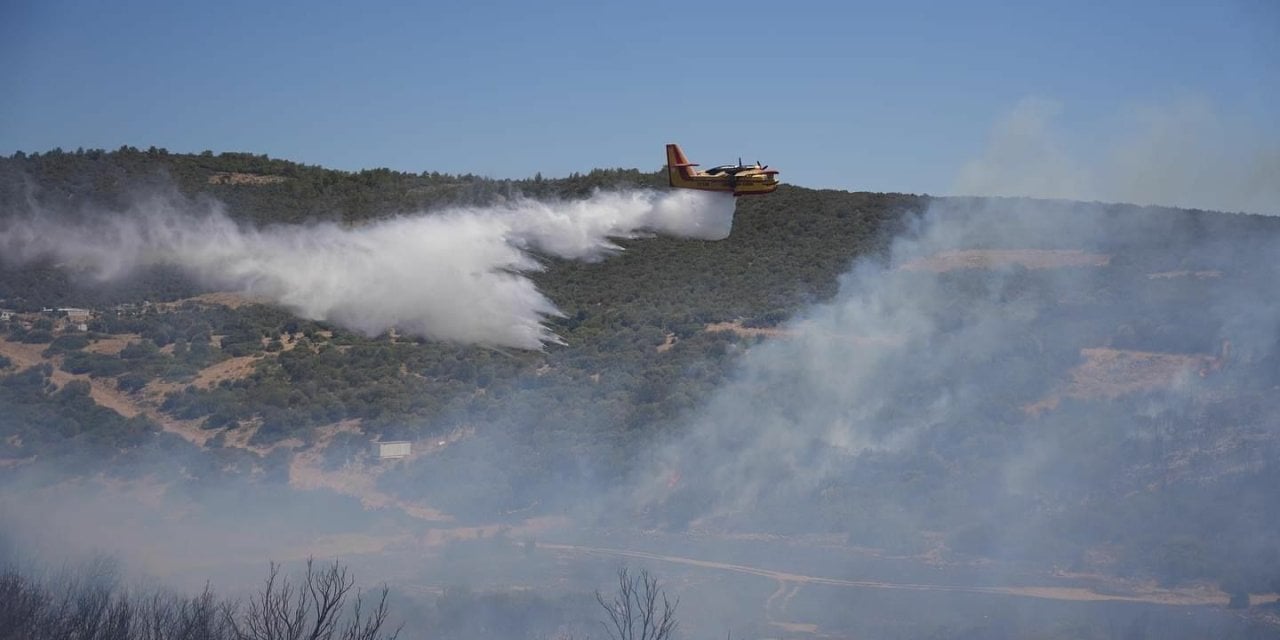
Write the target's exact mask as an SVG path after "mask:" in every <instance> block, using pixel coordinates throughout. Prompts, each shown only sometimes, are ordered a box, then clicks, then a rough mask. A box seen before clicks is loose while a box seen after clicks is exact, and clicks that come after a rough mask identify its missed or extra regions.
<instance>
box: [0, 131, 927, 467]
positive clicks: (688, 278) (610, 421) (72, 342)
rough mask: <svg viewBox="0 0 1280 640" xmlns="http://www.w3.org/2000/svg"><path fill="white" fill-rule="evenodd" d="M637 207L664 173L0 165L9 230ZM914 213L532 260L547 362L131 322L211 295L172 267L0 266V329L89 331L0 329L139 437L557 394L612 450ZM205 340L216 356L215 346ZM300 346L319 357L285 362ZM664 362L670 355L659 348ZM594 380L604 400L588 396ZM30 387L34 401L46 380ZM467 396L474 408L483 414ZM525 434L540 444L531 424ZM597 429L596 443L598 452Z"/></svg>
mask: <svg viewBox="0 0 1280 640" xmlns="http://www.w3.org/2000/svg"><path fill="white" fill-rule="evenodd" d="M636 187H641V188H658V189H666V188H667V187H666V178H665V173H664V172H663V171H661V170H659V171H655V172H652V173H643V172H640V171H637V170H634V169H632V170H624V169H613V170H595V171H591V172H589V173H586V174H582V175H572V176H569V177H567V178H559V179H543V178H541V177H534V178H532V179H528V180H492V179H487V178H481V177H477V176H469V175H468V176H453V175H446V174H440V173H434V172H432V173H423V174H408V173H401V172H394V171H390V170H386V169H374V170H368V171H361V172H354V173H352V172H344V171H335V170H329V169H323V168H320V167H315V166H306V165H300V164H296V163H292V162H288V161H284V160H273V159H269V158H267V157H266V156H257V155H251V154H239V153H234V154H233V153H224V154H219V155H214V154H212V153H203V154H171V153H167V152H165V151H163V150H157V149H150V150H147V151H139V150H136V149H133V148H128V147H126V148H122V149H120V150H117V151H113V152H103V151H95V150H90V151H77V152H74V153H68V152H61V151H56V150H55V151H53V152H49V153H42V154H31V155H23V154H18V155H16V156H14V157H10V158H5V159H0V211H3V214H4V216H5V217H7V218H11V217H12V216H17V215H24V214H26V213H29V212H31V211H32V210H33V209H44V210H48V211H54V212H59V213H61V214H64V215H66V214H70V215H98V214H101V213H102V212H104V211H122V210H125V209H127V208H128V206H129V205H130V204H132V203H133V202H135V199H136V197H137V196H138V195H139V194H147V193H151V192H155V191H157V190H160V191H165V190H171V189H177V190H178V191H180V192H181V193H182V194H184V195H185V196H186V197H188V198H192V199H199V198H203V197H212V198H215V199H216V200H217V201H219V202H221V203H224V204H225V205H226V211H227V213H228V215H230V216H231V217H233V218H235V219H237V220H239V221H242V222H243V223H245V224H251V225H257V226H262V225H270V224H288V223H298V222H303V221H315V220H328V221H342V222H343V223H346V224H361V223H363V222H365V221H369V220H373V219H377V218H381V217H385V216H391V215H396V214H410V213H414V212H419V211H430V210H434V209H439V208H442V207H448V206H453V205H477V204H484V203H490V202H493V201H495V200H496V199H500V198H511V197H515V196H521V195H522V196H527V197H533V198H543V199H545V198H564V199H573V198H579V197H585V196H587V195H589V194H590V193H591V192H592V191H593V190H597V189H607V188H636ZM33 203H34V205H35V206H34V207H33ZM927 203H928V199H927V198H921V197H916V196H909V195H897V194H870V193H846V192H837V191H814V190H810V189H803V188H798V187H793V186H787V185H784V186H783V187H782V188H781V189H780V190H779V191H778V192H777V193H775V194H773V195H771V196H769V197H768V198H755V199H753V198H743V199H740V200H739V202H738V209H737V214H736V218H735V221H734V228H733V234H732V236H731V237H730V238H729V239H727V240H724V241H720V242H704V241H691V240H682V239H673V238H663V237H658V238H646V239H641V240H634V241H624V242H623V243H622V244H623V245H624V246H625V247H626V251H625V252H623V253H622V254H621V255H619V256H616V257H613V258H610V259H608V260H605V261H603V262H575V261H569V260H559V259H555V258H551V257H543V258H541V259H542V261H543V262H544V264H545V265H546V266H547V269H546V270H545V271H543V272H540V273H537V274H534V277H535V280H536V282H537V284H538V286H539V287H540V288H541V289H542V291H543V292H544V293H545V294H546V295H547V296H548V297H549V298H550V299H551V300H552V301H553V302H554V303H555V304H556V305H557V306H558V307H559V308H560V310H561V311H562V312H564V317H563V318H558V319H554V320H553V327H552V328H553V329H554V331H555V332H556V333H557V334H558V335H559V336H561V337H562V338H563V339H564V341H565V343H566V345H567V346H565V347H553V348H552V349H550V350H549V351H548V352H546V353H514V354H495V353H494V352H492V351H489V350H485V349H481V348H475V347H460V346H453V345H447V344H436V343H428V342H425V341H422V340H406V339H388V338H387V337H385V336H384V337H382V338H379V339H369V338H365V337H362V336H359V335H355V334H352V333H349V332H346V331H343V330H342V329H341V328H340V327H335V326H329V325H326V324H322V323H313V322H308V321H303V320H300V319H298V318H294V317H292V316H291V315H290V314H288V313H286V312H284V311H281V310H279V309H276V308H273V307H269V306H264V305H258V304H250V305H246V306H236V307H235V308H229V307H226V306H220V305H210V304H206V303H205V302H202V301H191V302H187V303H184V304H183V305H181V306H177V307H168V308H165V309H164V310H163V312H157V309H156V308H155V307H151V308H143V309H139V308H136V307H135V306H134V305H138V304H140V303H142V302H144V301H146V302H149V303H163V302H166V301H174V300H182V299H188V298H191V297H192V296H196V295H198V294H200V293H203V291H202V290H201V289H199V288H198V287H197V286H196V285H195V284H193V283H192V282H191V281H190V280H189V279H187V278H185V277H183V276H182V275H181V274H180V273H178V272H176V271H173V270H170V269H165V268H152V269H149V270H146V271H144V272H142V273H139V274H136V276H135V277H133V278H130V279H127V280H124V281H121V282H112V283H102V282H98V281H96V280H95V279H93V278H86V277H77V276H75V275H72V274H69V273H68V271H66V270H63V269H60V268H55V267H54V266H53V265H48V264H36V265H25V266H15V265H12V264H9V265H7V266H4V262H3V260H0V268H4V269H5V270H4V271H3V272H2V277H0V309H9V310H12V311H17V312H22V313H31V314H38V312H39V310H40V309H44V308H54V309H56V308H65V307H83V308H87V309H90V310H91V311H93V314H94V315H93V318H92V320H91V321H90V323H89V329H90V331H89V332H88V333H87V334H80V335H63V334H62V333H60V331H61V327H62V322H61V320H60V319H59V318H51V319H42V318H35V317H34V316H32V317H30V318H27V319H24V320H23V321H22V322H21V323H19V321H18V320H17V319H16V318H15V319H14V320H13V321H12V322H11V323H9V324H6V325H5V327H6V328H7V329H9V330H10V335H9V339H10V340H11V341H14V342H20V341H21V342H23V343H24V344H31V345H35V346H37V347H39V349H48V350H47V352H46V355H47V356H49V357H50V358H52V360H50V363H51V364H53V365H55V366H60V367H61V368H62V369H64V370H66V371H68V372H69V373H71V374H73V375H81V374H88V375H89V376H90V379H91V380H93V381H95V382H97V383H100V384H102V385H106V386H109V387H119V388H121V389H124V390H126V391H128V392H129V393H130V394H131V395H132V397H133V398H135V399H138V400H139V401H140V402H141V403H142V404H143V405H147V404H148V402H150V403H151V404H155V405H156V406H157V409H156V410H157V411H158V412H159V413H155V412H143V413H142V414H140V415H139V417H138V419H142V418H143V417H145V416H147V415H151V416H152V417H153V418H155V417H159V418H163V419H166V420H169V419H172V420H186V421H194V422H195V423H197V424H199V425H203V426H204V427H218V428H221V427H225V426H227V425H235V424H237V423H238V422H243V423H245V424H251V423H252V424H256V425H259V426H257V427H256V428H255V430H254V431H253V439H254V441H255V442H274V441H277V440H279V439H281V438H284V437H287V436H289V435H291V434H294V433H295V432H297V430H299V429H306V428H310V427H311V426H314V425H317V424H326V423H331V422H334V421H339V420H347V419H360V420H362V421H363V428H364V429H365V430H366V431H368V432H369V433H370V434H376V433H379V432H381V431H382V430H383V429H391V430H392V432H391V433H388V434H386V435H388V436H403V437H409V436H415V437H416V436H419V435H421V434H417V433H413V431H414V430H415V429H421V428H427V429H429V430H432V431H436V430H447V429H448V428H451V427H450V425H449V424H447V423H441V422H438V420H439V419H441V417H442V416H451V415H461V414H463V413H468V414H469V413H472V412H474V411H475V410H476V409H477V408H478V407H482V406H484V405H488V404H501V403H504V402H510V399H509V398H508V397H507V394H508V393H516V392H518V391H520V390H521V389H524V388H535V387H536V388H538V389H545V388H558V387H563V388H564V389H566V390H568V389H572V393H571V394H570V396H569V397H570V398H576V400H572V401H570V402H568V404H567V406H568V407H569V409H570V412H571V413H575V412H576V413H580V414H582V415H583V416H584V418H583V420H584V422H585V425H586V426H585V428H581V426H580V425H576V426H575V429H576V432H575V433H574V434H573V437H574V438H575V439H579V438H581V439H583V440H593V441H595V442H609V441H612V440H614V439H615V438H616V437H618V436H619V435H620V433H618V432H616V429H615V425H617V424H627V425H642V426H644V427H645V428H644V429H640V430H638V431H626V432H623V433H629V434H631V435H629V436H626V437H627V438H630V437H637V436H638V435H639V434H642V433H644V432H645V431H646V430H647V429H648V428H652V427H654V425H656V424H659V423H661V422H662V421H664V420H669V419H672V418H674V416H676V415H677V414H678V412H679V411H681V410H683V409H687V408H688V407H690V406H692V405H693V404H694V402H695V401H696V399H697V398H698V397H700V395H701V394H702V393H703V392H705V391H706V390H708V389H710V388H711V387H712V386H713V385H714V384H715V383H716V382H717V381H718V380H719V379H720V375H721V374H722V370H723V367H724V366H725V365H727V363H728V362H729V360H730V358H729V357H728V356H727V355H726V354H727V353H730V352H731V351H732V349H726V346H728V345H732V344H733V343H735V342H737V341H739V340H741V339H744V334H743V333H741V332H739V333H735V332H733V331H719V332H717V331H706V330H705V329H706V327H707V326H708V325H711V324H714V323H720V322H733V321H740V322H741V324H742V325H743V326H745V327H747V328H751V327H758V326H765V327H767V326H773V325H776V324H778V323H779V322H781V321H783V320H784V319H786V318H787V317H789V316H790V315H791V314H792V313H794V312H795V311H796V310H797V309H799V308H800V307H801V306H803V305H806V304H810V303H813V302H815V301H819V300H823V299H826V298H828V297H830V296H831V295H832V294H833V293H834V292H835V290H836V288H837V279H838V276H839V275H840V274H841V273H842V272H844V271H846V270H847V269H848V268H849V265H850V264H851V261H852V260H853V259H854V257H855V256H858V255H864V254H876V253H880V252H883V250H884V249H885V248H886V247H887V246H888V241H889V238H890V237H891V235H892V233H891V232H892V231H893V230H896V229H898V228H900V226H901V224H902V223H903V220H904V219H905V218H904V216H907V215H908V214H910V213H913V212H920V211H923V209H924V208H925V207H926V206H927ZM119 305H126V306H125V307H120V306H119ZM108 336H133V337H132V338H121V339H123V340H126V341H127V340H129V339H132V340H134V341H135V342H134V343H131V344H133V345H134V347H133V348H131V349H129V350H126V351H124V352H121V351H120V350H119V349H115V350H109V349H103V348H100V347H93V346H90V348H89V349H88V350H85V349H84V347H85V345H86V344H87V345H94V344H102V342H103V340H105V339H107V337H108ZM211 336H214V337H216V339H214V340H213V344H212V346H211V347H210V346H209V342H210V338H211ZM747 337H748V338H749V336H747ZM302 339H305V340H306V341H307V343H308V344H309V345H310V346H312V347H313V348H312V349H292V348H291V347H292V346H293V345H294V344H295V343H296V342H297V341H298V340H302ZM664 343H670V345H671V348H663V349H662V350H658V347H660V346H662V345H664ZM49 344H52V345H53V346H52V347H48V345H49ZM282 345H283V346H282ZM329 347H333V348H329ZM336 347H342V349H341V351H339V350H337V349H336ZM104 351H105V352H104ZM233 358H243V359H253V368H252V369H251V371H252V375H251V376H249V377H242V378H235V377H232V378H228V379H224V380H222V381H221V382H220V383H219V384H216V385H213V386H210V385H209V384H207V383H205V382H203V380H199V379H197V378H196V376H197V375H198V374H199V373H200V372H201V371H204V370H208V369H209V368H210V367H213V366H215V365H220V363H225V362H227V361H228V360H230V359H233ZM695 363H697V367H694V368H691V366H692V365H693V364H695ZM222 366H228V365H222ZM15 368H16V365H15ZM11 370H14V369H12V368H11ZM548 370H550V371H552V372H553V373H551V374H547V373H546V371H548ZM540 371H541V373H539V372H540ZM406 372H408V374H411V375H406ZM591 376H596V377H597V378H598V379H599V380H600V384H598V385H594V386H592V387H590V388H584V387H582V386H581V381H582V380H585V379H588V378H590V377H591ZM192 381H197V382H198V384H191V383H192ZM334 381H338V383H337V384H331V383H332V382H334ZM32 383H33V384H36V385H37V386H36V387H35V388H39V381H38V380H33V381H32ZM477 389H483V390H485V391H486V393H485V394H484V395H482V396H476V395H475V394H474V393H473V392H474V391H475V390H477ZM161 390H163V392H161ZM566 392H567V391H566ZM64 395H65V394H64ZM540 397H546V396H545V395H544V396H540ZM561 397H562V399H563V398H564V397H565V396H563V395H562V396H561ZM592 398H596V399H599V398H607V399H608V403H606V405H605V409H604V410H601V409H600V407H599V406H595V407H594V408H593V409H591V410H588V409H587V405H588V403H590V402H592ZM38 400H39V398H35V397H27V398H26V399H25V400H23V402H24V403H26V404H24V405H23V406H27V407H28V409H29V410H30V411H33V412H37V413H40V415H46V414H48V415H52V413H57V412H56V411H54V410H53V409H52V408H50V406H49V403H43V404H42V402H43V401H39V402H37V401H38ZM64 400H65V402H64V404H68V403H70V400H69V399H67V398H64ZM579 402H580V403H581V405H580V406H579V405H578V404H577V403H579ZM68 406H71V404H68ZM67 411H70V410H69V409H68V410H67ZM67 411H62V413H64V414H65V413H67ZM14 415H17V414H16V413H15V414H14ZM546 418H547V420H548V421H549V422H551V421H554V422H555V425H556V426H554V428H555V429H556V430H559V429H561V428H564V427H563V425H562V424H561V422H560V421H555V420H554V416H553V415H551V414H550V413H549V414H548V415H547V416H546ZM67 419H68V420H69V421H70V422H72V423H77V424H79V423H83V426H79V427H75V428H68V429H67V433H68V434H71V435H72V436H73V437H70V438H61V437H59V438H55V439H54V440H56V443H55V442H49V443H48V444H49V445H50V446H55V445H56V446H55V448H57V449H64V448H67V447H70V448H73V449H75V448H78V445H76V444H75V443H80V442H82V441H87V440H89V438H87V436H86V437H81V436H80V435H76V434H81V432H82V431H84V432H87V431H88V430H89V429H90V427H89V426H88V425H90V424H91V423H92V424H94V425H99V424H100V423H97V422H93V421H92V420H90V419H89V418H88V417H84V416H81V417H80V418H67ZM115 422H116V421H115V420H114V419H112V420H106V421H105V422H102V423H101V424H115ZM533 423H534V424H533V427H532V429H531V430H532V431H535V432H536V431H537V429H538V421H537V420H536V419H535V420H534V421H533ZM409 425H415V426H409ZM424 425H427V426H425V427H424ZM95 428H97V427H95ZM548 428H553V427H552V426H551V425H550V424H549V425H548ZM596 428H598V429H600V430H602V431H605V432H608V433H607V435H606V436H605V437H603V438H599V437H597V435H599V434H595V435H593V433H594V429H596ZM120 429H121V430H122V433H124V432H125V431H127V430H125V429H124V427H120ZM96 439H97V440H102V439H104V438H102V437H97V438H96ZM105 439H106V440H110V438H105ZM46 440H48V434H44V433H42V434H39V435H37V434H30V435H29V437H28V438H27V439H26V440H25V442H27V447H28V450H30V449H29V448H30V447H32V446H36V445H35V443H37V442H44V441H46ZM593 446H595V445H593ZM12 453H14V454H18V453H19V452H18V451H14V452H12Z"/></svg>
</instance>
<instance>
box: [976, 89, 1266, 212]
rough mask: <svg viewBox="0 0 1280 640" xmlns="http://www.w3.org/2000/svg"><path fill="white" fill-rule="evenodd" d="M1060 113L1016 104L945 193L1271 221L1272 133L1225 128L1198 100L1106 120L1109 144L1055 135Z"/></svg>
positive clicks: (1054, 106) (1059, 131)
mask: <svg viewBox="0 0 1280 640" xmlns="http://www.w3.org/2000/svg"><path fill="white" fill-rule="evenodd" d="M1062 111H1063V106H1062V105H1061V104H1060V103H1058V102H1055V101H1052V100H1045V99H1041V98H1026V99H1024V100H1022V101H1020V102H1019V103H1018V104H1017V105H1016V106H1015V107H1014V108H1013V109H1012V110H1011V111H1010V112H1009V113H1008V114H1007V115H1006V116H1005V117H1004V118H1003V119H1002V120H1001V121H999V122H998V123H997V124H996V125H995V127H993V129H992V131H991V133H990V135H989V137H988V140H987V146H986V148H985V149H984V151H983V153H982V155H981V156H980V157H978V158H975V159H973V160H971V161H969V162H967V163H966V164H965V165H964V167H963V168H962V169H961V171H960V176H959V178H958V179H957V180H956V184H955V188H954V189H953V192H955V193H960V194H972V195H986V196H1032V197H1041V198H1063V199H1069V200H1101V201H1108V202H1128V203H1134V204H1153V205H1166V206H1175V207H1188V208H1200V209H1211V210H1219V211H1245V212H1249V213H1262V214H1270V215H1276V214H1280V137H1278V136H1277V134H1276V131H1275V129H1274V127H1271V128H1268V127H1263V126H1255V125H1254V124H1252V123H1249V122H1247V121H1244V120H1242V119H1225V118H1223V117H1220V116H1219V115H1218V111H1217V109H1215V108H1214V106H1213V105H1212V104H1210V103H1209V102H1208V101H1206V100H1202V99H1183V100H1178V101H1174V102H1172V103H1170V104H1164V105H1155V106H1144V107H1139V108H1134V109H1132V110H1130V111H1129V112H1127V113H1124V114H1122V115H1120V116H1118V117H1116V118H1115V120H1116V121H1117V122H1118V123H1119V127H1118V129H1119V130H1120V131H1123V132H1124V133H1122V134H1119V135H1113V136H1108V135H1105V134H1102V133H1097V132H1090V131H1087V130H1081V129H1076V128H1073V129H1068V128H1064V127H1062V126H1060V125H1059V124H1058V121H1059V116H1060V115H1061V113H1062ZM1089 140H1093V141H1092V142H1089Z"/></svg>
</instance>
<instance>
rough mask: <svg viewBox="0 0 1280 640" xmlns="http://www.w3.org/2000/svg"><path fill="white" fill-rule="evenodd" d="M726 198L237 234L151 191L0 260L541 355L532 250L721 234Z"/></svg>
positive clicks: (625, 197) (13, 223)
mask: <svg viewBox="0 0 1280 640" xmlns="http://www.w3.org/2000/svg"><path fill="white" fill-rule="evenodd" d="M733 212H734V200H733V197H732V196H730V195H727V194H721V193H703V192H695V191H687V190H680V191H673V192H669V193H660V192H654V191H624V192H599V193H596V194H595V195H593V196H592V197H591V198H588V199H586V200H579V201H549V202H548V201H537V200H530V199H524V198H520V199H515V200H512V201H509V202H506V203H503V204H499V205H496V206H488V207H455V208H450V209H445V210H442V211H436V212H432V213H429V214H426V213H424V214H419V215H413V216H403V217H397V218H392V219H388V220H382V221H378V222H375V223H372V224H368V225H365V226H360V227H355V228H348V227H343V226H339V225H337V224H332V223H325V224H314V225H308V226H274V227H267V228H264V229H256V228H247V227H243V226H241V225H238V224H237V223H236V222H234V221H233V220H231V218H229V217H228V216H227V215H226V213H225V212H224V210H223V207H222V206H221V205H219V204H217V203H204V204H203V205H193V204H192V203H190V202H188V201H186V200H184V199H182V198H180V197H176V196H173V195H164V196H152V197H149V198H146V199H144V200H141V201H139V202H137V203H136V204H134V205H133V206H132V207H131V208H130V209H129V210H128V211H125V212H107V213H97V212H95V213H94V214H93V215H90V216H81V219H82V220H87V221H86V222H77V223H75V224H68V223H66V221H65V219H63V218H59V217H57V216H52V215H48V214H43V213H39V212H37V213H35V214H32V215H29V216H23V217H18V218H12V219H10V220H9V222H8V224H7V226H4V227H0V252H2V255H3V256H4V257H5V258H6V260H9V261H16V262H19V263H22V262H29V261H31V260H34V259H37V258H42V257H52V258H53V259H55V260H57V261H59V262H60V263H62V264H64V265H65V266H68V267H71V268H76V269H80V270H88V271H90V272H91V273H92V274H94V275H95V276H96V277H98V278H101V279H104V280H105V279H116V278H120V277H123V276H125V275H127V274H128V273H130V272H131V271H132V270H133V269H135V268H137V267H140V266H144V265H153V264H171V265H176V266H178V267H180V268H182V269H183V270H185V271H187V272H188V273H190V274H191V275H192V276H194V277H196V278H197V279H199V280H200V281H201V282H203V283H205V284H207V285H210V286H215V287H220V288H232V289H236V290H239V291H241V292H244V293H246V294H249V295H253V296H258V297H264V298H268V299H270V300H272V301H274V302H276V303H278V304H280V305H282V306H284V307H287V308H289V309H290V310H292V311H293V312H295V313H297V314H298V315H301V316H303V317H306V318H309V319H313V320H326V321H332V322H335V323H338V324H340V325H342V326H345V327H348V328H351V329H353V330H357V331H361V332H363V333H366V334H370V335H375V334H378V333H381V332H383V331H386V330H389V329H392V328H395V329H397V330H398V331H401V332H403V333H408V334H413V335H420V336H424V337H426V338H430V339H433V340H441V341H449V342H458V343H467V344H486V345H493V346H507V347H515V348H524V349H537V348H540V347H541V346H542V345H544V344H546V343H548V342H557V341H558V340H559V339H558V338H557V337H556V336H555V335H554V334H553V333H552V332H551V331H550V330H548V329H547V328H546V326H544V325H543V321H544V320H545V319H546V318H547V317H549V316H554V315H557V314H558V313H559V312H558V311H557V309H556V306H555V304H554V303H553V302H552V301H551V300H549V299H547V298H546V296H544V295H543V294H542V293H541V292H539V291H538V290H537V287H536V286H535V285H534V283H533V282H532V281H531V280H530V279H529V278H528V277H526V275H525V274H527V273H529V272H532V271H537V270H539V269H540V268H541V265H540V264H539V263H538V261H537V260H536V258H535V257H534V255H533V254H532V253H531V252H542V253H546V254H551V255H555V256H559V257H563V258H569V259H578V260H598V259H601V258H603V257H604V256H606V255H608V254H610V253H612V252H616V251H618V250H619V247H618V246H617V245H616V244H614V243H613V241H612V240H611V239H612V238H634V237H639V236H642V235H644V234H647V233H651V232H652V233H661V234H668V235H675V236H681V237H687V238H696V239H701V240H721V239H724V238H726V237H728V235H729V232H730V229H731V227H732V224H733Z"/></svg>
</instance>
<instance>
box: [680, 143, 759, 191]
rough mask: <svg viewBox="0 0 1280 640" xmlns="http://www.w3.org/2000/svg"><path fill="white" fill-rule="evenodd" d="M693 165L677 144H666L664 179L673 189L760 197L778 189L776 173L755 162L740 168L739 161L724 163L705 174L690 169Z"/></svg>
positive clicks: (740, 163)
mask: <svg viewBox="0 0 1280 640" xmlns="http://www.w3.org/2000/svg"><path fill="white" fill-rule="evenodd" d="M696 166H698V165H697V164H696V163H693V162H689V159H688V158H686V157H685V156H684V152H683V151H681V150H680V145H677V144H669V145H667V179H668V181H669V182H670V183H671V186H673V187H675V188H677V189H701V190H703V191H725V192H730V193H732V194H733V195H734V196H755V195H764V194H766V193H773V192H774V191H776V190H777V189H778V170H777V169H770V168H769V166H768V165H765V166H760V163H759V162H757V163H755V165H746V166H743V164H742V161H741V160H739V161H738V164H736V165H732V164H726V165H722V166H719V167H712V168H711V169H707V170H706V171H699V170H697V169H694V167H696Z"/></svg>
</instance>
